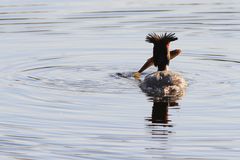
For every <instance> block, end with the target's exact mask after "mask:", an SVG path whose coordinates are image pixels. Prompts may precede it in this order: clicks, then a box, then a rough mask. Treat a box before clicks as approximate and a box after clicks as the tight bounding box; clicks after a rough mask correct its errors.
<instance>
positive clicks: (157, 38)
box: [146, 32, 178, 44]
mask: <svg viewBox="0 0 240 160" xmlns="http://www.w3.org/2000/svg"><path fill="white" fill-rule="evenodd" d="M177 39H178V38H177V37H175V33H164V34H161V35H158V34H156V33H154V32H153V33H149V34H148V35H147V36H146V41H147V42H149V43H153V44H158V43H169V42H171V41H176V40H177Z"/></svg>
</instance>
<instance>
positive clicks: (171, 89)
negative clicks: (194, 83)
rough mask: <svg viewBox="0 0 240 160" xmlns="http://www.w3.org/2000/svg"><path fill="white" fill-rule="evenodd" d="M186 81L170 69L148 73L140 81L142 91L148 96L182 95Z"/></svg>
mask: <svg viewBox="0 0 240 160" xmlns="http://www.w3.org/2000/svg"><path fill="white" fill-rule="evenodd" d="M186 86H187V82H186V81H185V80H184V78H183V77H182V76H181V75H180V74H179V73H175V72H172V71H158V72H154V73H152V74H149V75H147V76H146V77H145V79H144V81H143V82H141V83H140V88H141V89H142V91H143V92H145V93H147V94H148V95H150V96H170V97H176V98H178V97H181V96H183V95H184V92H185V88H186Z"/></svg>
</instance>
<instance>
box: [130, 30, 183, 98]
mask: <svg viewBox="0 0 240 160" xmlns="http://www.w3.org/2000/svg"><path fill="white" fill-rule="evenodd" d="M177 39H178V38H177V37H175V33H165V34H162V35H158V34H156V33H150V34H148V35H147V36H146V41H147V42H149V43H153V45H154V46H153V57H151V58H149V59H148V60H147V62H146V63H145V64H144V65H143V66H142V67H141V68H140V70H139V71H138V72H135V73H134V77H135V78H139V77H140V75H141V72H143V71H144V70H145V69H147V68H148V67H150V66H152V65H154V66H156V67H157V68H158V71H157V72H154V73H151V74H149V75H147V76H146V77H145V78H144V81H143V82H141V83H140V88H141V89H142V90H143V91H144V92H145V93H147V94H148V95H150V96H155V95H157V96H177V97H178V96H179V97H181V96H182V95H183V94H184V89H185V87H186V81H185V80H184V79H183V77H182V76H181V75H180V74H178V73H175V72H172V71H170V70H169V64H170V60H171V59H173V58H175V57H176V56H177V55H179V54H180V53H181V50H180V49H176V50H173V51H170V42H172V41H176V40H177Z"/></svg>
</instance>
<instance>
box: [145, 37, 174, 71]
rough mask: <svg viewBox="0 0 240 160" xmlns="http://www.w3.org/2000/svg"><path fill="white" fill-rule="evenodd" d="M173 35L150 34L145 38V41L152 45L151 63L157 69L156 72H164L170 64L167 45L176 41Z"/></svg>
mask: <svg viewBox="0 0 240 160" xmlns="http://www.w3.org/2000/svg"><path fill="white" fill-rule="evenodd" d="M177 39H178V38H177V37H175V33H165V34H161V35H158V34H156V33H150V34H148V35H147V36H146V41H147V42H149V43H153V45H154V46H153V62H154V65H155V66H157V67H158V71H163V70H166V68H167V66H168V65H169V62H170V51H169V47H168V45H169V43H170V42H172V41H175V40H177Z"/></svg>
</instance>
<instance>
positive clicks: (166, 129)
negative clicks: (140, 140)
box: [146, 98, 179, 138]
mask: <svg viewBox="0 0 240 160" xmlns="http://www.w3.org/2000/svg"><path fill="white" fill-rule="evenodd" d="M150 100H151V101H152V102H153V107H152V115H151V116H150V117H147V118H146V121H147V122H148V123H147V128H150V129H151V131H150V132H151V134H152V135H153V136H154V138H156V137H158V138H160V137H161V138H167V137H166V135H168V134H170V133H172V131H171V128H172V127H173V123H172V121H171V119H170V118H169V109H179V107H178V106H179V105H178V102H177V99H173V98H161V99H159V98H151V99H150Z"/></svg>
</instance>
